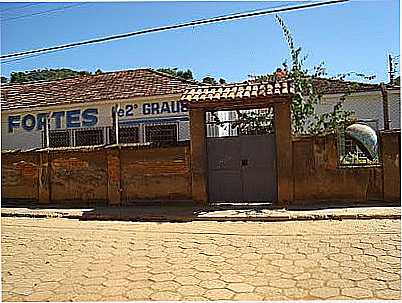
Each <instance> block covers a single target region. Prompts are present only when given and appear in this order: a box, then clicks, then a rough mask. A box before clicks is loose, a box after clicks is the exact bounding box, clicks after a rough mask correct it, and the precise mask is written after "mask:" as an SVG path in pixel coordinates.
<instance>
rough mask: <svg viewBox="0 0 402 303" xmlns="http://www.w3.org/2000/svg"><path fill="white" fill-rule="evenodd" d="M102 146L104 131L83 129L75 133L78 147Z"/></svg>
mask: <svg viewBox="0 0 402 303" xmlns="http://www.w3.org/2000/svg"><path fill="white" fill-rule="evenodd" d="M100 144H103V129H81V130H77V131H76V132H75V145H76V146H88V145H100Z"/></svg>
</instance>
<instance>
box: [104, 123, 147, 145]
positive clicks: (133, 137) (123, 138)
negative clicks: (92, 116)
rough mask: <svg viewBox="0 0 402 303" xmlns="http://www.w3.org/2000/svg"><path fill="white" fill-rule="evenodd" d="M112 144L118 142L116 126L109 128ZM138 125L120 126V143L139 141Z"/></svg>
mask: <svg viewBox="0 0 402 303" xmlns="http://www.w3.org/2000/svg"><path fill="white" fill-rule="evenodd" d="M109 138H110V140H109V141H110V144H116V131H115V128H113V127H112V128H109ZM139 141H140V140H139V135H138V127H137V126H127V127H126V126H125V127H121V126H120V127H119V143H137V142H139Z"/></svg>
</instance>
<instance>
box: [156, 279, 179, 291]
mask: <svg viewBox="0 0 402 303" xmlns="http://www.w3.org/2000/svg"><path fill="white" fill-rule="evenodd" d="M179 287H180V284H179V283H177V282H174V281H164V282H155V283H153V284H152V285H151V288H152V289H154V290H156V291H168V290H169V291H175V290H177V289H178V288H179Z"/></svg>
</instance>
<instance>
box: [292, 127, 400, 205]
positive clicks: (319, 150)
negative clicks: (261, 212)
mask: <svg viewBox="0 0 402 303" xmlns="http://www.w3.org/2000/svg"><path fill="white" fill-rule="evenodd" d="M389 136H391V137H393V138H394V140H395V138H398V136H399V137H400V132H393V133H392V135H389ZM383 137H384V134H383V133H381V138H383ZM396 140H398V139H396ZM382 145H383V146H382V148H381V151H382V158H383V159H385V160H384V164H383V165H382V166H381V165H379V166H362V167H346V166H345V167H341V166H338V155H337V144H336V137H335V136H326V137H299V138H294V139H293V178H294V200H295V204H297V203H298V202H302V201H303V202H305V203H307V202H308V201H313V200H345V201H370V200H383V199H384V195H387V196H392V197H393V199H400V192H397V188H399V184H400V170H399V164H397V163H396V162H397V161H395V159H399V153H400V151H399V146H400V145H399V144H398V145H396V143H395V144H394V143H393V142H391V140H390V139H387V140H383V144H382ZM386 159H393V161H391V160H390V161H388V160H386ZM390 162H392V164H390ZM398 163H399V162H398ZM383 173H384V175H383ZM383 177H384V179H383ZM388 179H390V180H392V181H389V180H388ZM389 184H394V185H389ZM397 184H398V186H397ZM384 191H385V193H384Z"/></svg>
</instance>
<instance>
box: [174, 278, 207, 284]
mask: <svg viewBox="0 0 402 303" xmlns="http://www.w3.org/2000/svg"><path fill="white" fill-rule="evenodd" d="M175 281H176V282H178V283H180V284H181V285H197V284H199V283H200V281H201V280H200V279H197V278H196V277H193V276H178V277H176V278H175Z"/></svg>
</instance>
